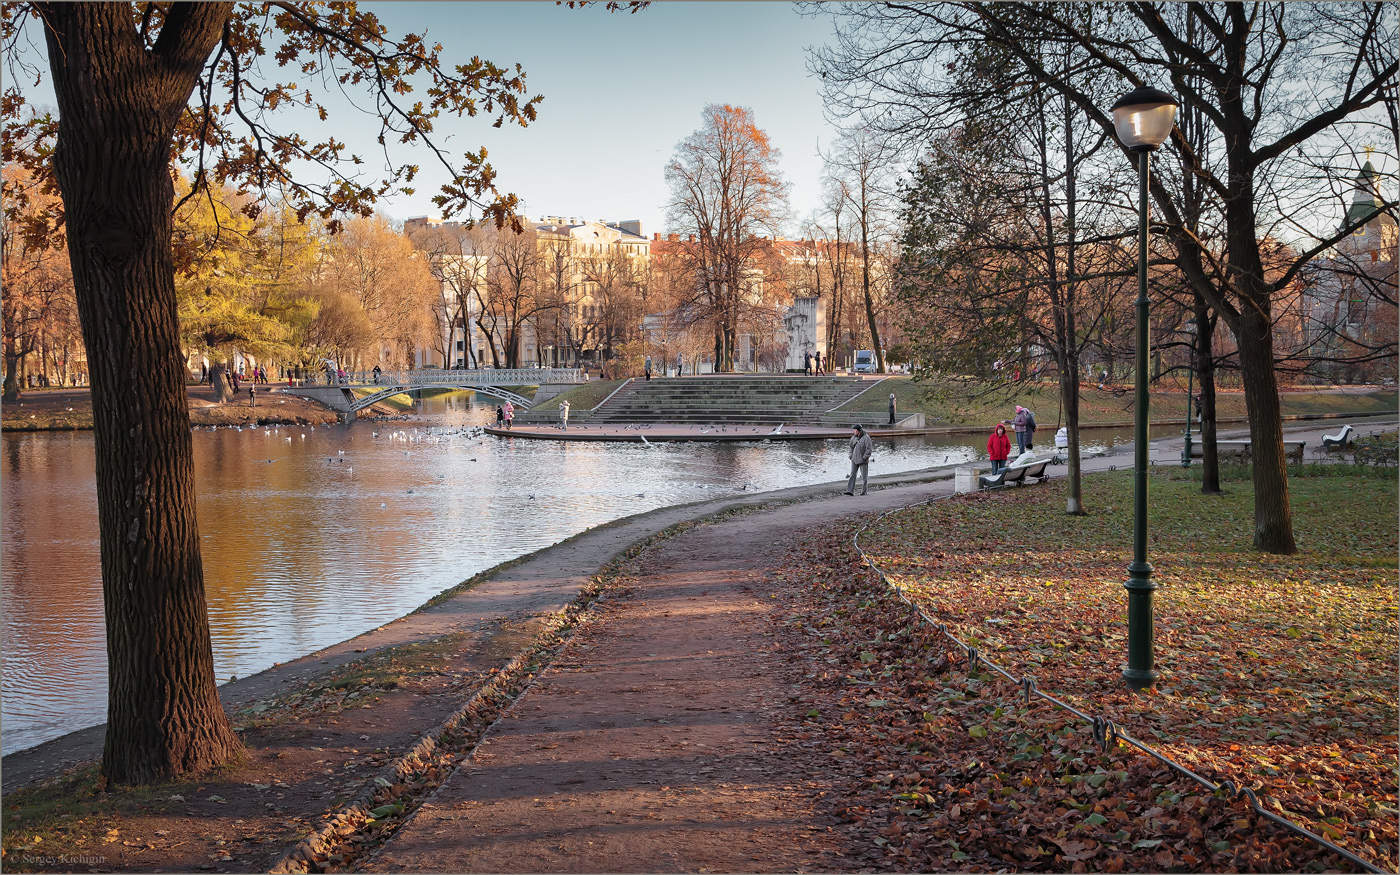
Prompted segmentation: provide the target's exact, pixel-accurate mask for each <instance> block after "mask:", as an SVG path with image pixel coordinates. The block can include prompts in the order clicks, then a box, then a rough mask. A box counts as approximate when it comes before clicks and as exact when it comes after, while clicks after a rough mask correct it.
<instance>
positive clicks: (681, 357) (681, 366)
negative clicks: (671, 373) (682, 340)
mask: <svg viewBox="0 0 1400 875" xmlns="http://www.w3.org/2000/svg"><path fill="white" fill-rule="evenodd" d="M684 373H685V353H683V352H678V353H676V376H677V377H679V376H680V375H681V374H684Z"/></svg>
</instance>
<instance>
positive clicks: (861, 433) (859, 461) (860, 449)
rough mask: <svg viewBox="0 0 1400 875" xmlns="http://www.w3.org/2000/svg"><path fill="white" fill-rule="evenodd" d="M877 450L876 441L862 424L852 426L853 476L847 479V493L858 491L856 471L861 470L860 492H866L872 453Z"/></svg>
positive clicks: (852, 493) (862, 493)
mask: <svg viewBox="0 0 1400 875" xmlns="http://www.w3.org/2000/svg"><path fill="white" fill-rule="evenodd" d="M874 451H875V442H874V441H872V440H871V439H870V435H868V434H866V433H865V429H864V428H863V427H862V426H860V425H858V424H857V425H853V426H851V453H850V455H851V476H850V479H848V480H847V481H846V494H847V495H854V494H855V492H856V472H860V494H861V495H864V494H865V492H866V485H865V484H866V478H867V477H868V476H869V473H870V455H871V453H873V452H874Z"/></svg>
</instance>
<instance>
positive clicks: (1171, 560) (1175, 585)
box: [862, 466, 1400, 870]
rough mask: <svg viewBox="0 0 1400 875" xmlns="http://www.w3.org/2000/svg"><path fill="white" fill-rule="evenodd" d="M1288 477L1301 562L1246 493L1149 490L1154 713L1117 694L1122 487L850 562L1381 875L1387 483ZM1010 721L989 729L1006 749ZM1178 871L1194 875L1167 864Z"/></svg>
mask: <svg viewBox="0 0 1400 875" xmlns="http://www.w3.org/2000/svg"><path fill="white" fill-rule="evenodd" d="M1193 470H1194V471H1198V469H1193ZM1240 470H1241V471H1242V470H1244V469H1240ZM1300 473H1306V474H1312V475H1314V476H1294V477H1292V478H1291V479H1290V487H1291V495H1292V507H1293V512H1294V526H1295V534H1296V538H1297V542H1298V547H1299V551H1298V553H1297V554H1295V555H1293V556H1273V555H1267V554H1261V553H1258V552H1256V551H1254V550H1253V549H1252V547H1251V544H1250V542H1251V538H1252V531H1253V522H1252V520H1253V496H1252V492H1251V488H1250V484H1249V482H1248V481H1247V480H1241V479H1235V480H1229V481H1227V482H1226V483H1225V484H1224V485H1225V488H1226V490H1227V493H1226V494H1225V495H1220V496H1203V495H1201V494H1200V492H1199V482H1198V481H1196V480H1193V479H1191V477H1190V473H1188V472H1183V471H1181V470H1180V469H1165V470H1160V471H1154V472H1153V475H1152V477H1151V484H1150V487H1149V496H1150V499H1149V528H1148V531H1149V538H1150V540H1149V549H1148V559H1149V561H1150V562H1151V563H1152V565H1153V566H1154V569H1155V573H1154V580H1155V581H1156V582H1157V583H1158V584H1159V585H1160V587H1161V588H1160V589H1159V590H1158V591H1157V594H1156V658H1157V669H1158V671H1159V672H1160V674H1161V679H1160V681H1159V682H1158V684H1157V686H1156V688H1155V689H1153V690H1152V691H1151V692H1149V693H1146V694H1134V693H1132V692H1130V691H1128V690H1127V689H1126V688H1125V687H1124V684H1123V682H1122V680H1121V678H1120V676H1119V672H1120V670H1121V668H1122V665H1123V663H1124V662H1125V659H1126V624H1125V605H1126V594H1125V592H1124V590H1123V587H1122V583H1123V581H1124V580H1125V579H1126V576H1127V572H1126V565H1127V562H1128V560H1129V558H1130V557H1131V532H1132V500H1131V497H1132V483H1131V477H1130V475H1129V474H1128V473H1127V472H1118V473H1110V474H1103V475H1094V476H1089V477H1086V478H1085V483H1084V494H1085V502H1086V504H1087V506H1088V508H1089V509H1090V513H1089V514H1088V515H1087V516H1083V517H1070V516H1067V515H1065V514H1064V512H1063V508H1064V496H1063V490H1062V489H1061V488H1058V487H1056V486H1054V485H1050V486H1047V487H1045V488H1041V487H1035V488H1024V489H1016V490H1009V491H1007V492H1005V493H1001V494H995V495H991V494H978V495H974V496H967V497H962V498H958V499H955V500H950V501H943V502H936V503H934V504H932V505H930V506H927V507H923V508H918V509H915V510H910V511H905V512H902V513H899V514H896V515H893V516H891V517H888V518H886V519H885V520H884V521H882V522H881V523H879V524H878V525H877V526H876V527H874V528H873V529H872V530H871V531H868V532H867V533H866V534H865V535H863V536H862V546H863V547H864V548H865V549H866V550H867V551H868V552H869V553H870V554H871V555H872V557H874V558H875V560H876V561H877V562H878V563H879V565H880V566H881V567H882V568H883V569H885V571H886V572H887V573H889V574H890V576H891V579H892V580H894V581H895V582H896V583H897V584H898V585H900V586H901V587H903V588H905V589H906V591H907V592H908V593H909V594H910V595H911V596H912V597H913V598H914V599H915V600H916V601H917V602H918V603H919V604H920V605H922V606H923V607H924V608H925V609H926V610H928V612H929V613H930V614H931V615H933V616H934V617H935V618H936V619H938V620H939V621H940V622H943V623H946V624H948V627H949V631H951V632H952V633H954V634H956V635H957V636H958V637H959V638H960V639H961V640H963V641H965V642H967V643H969V644H972V645H973V646H975V647H977V648H978V650H979V652H980V653H982V654H983V655H985V656H986V657H987V658H990V659H992V660H994V661H995V662H997V663H999V664H1000V665H1002V666H1003V667H1004V668H1005V669H1006V670H1007V671H1009V672H1010V673H1011V674H1013V675H1015V676H1017V677H1022V676H1025V675H1032V676H1034V677H1035V678H1036V679H1037V683H1038V685H1039V687H1040V688H1041V689H1043V690H1045V691H1047V692H1052V693H1053V694H1055V695H1057V696H1059V697H1061V698H1063V699H1064V700H1065V701H1067V702H1069V703H1071V704H1073V705H1075V706H1076V707H1078V708H1080V709H1081V710H1084V711H1087V712H1089V713H1102V714H1106V715H1107V716H1109V717H1110V718H1112V719H1113V720H1114V721H1115V722H1117V723H1119V724H1120V725H1122V726H1123V727H1124V728H1125V730H1126V731H1128V732H1130V733H1131V734H1133V735H1135V736H1136V737H1138V738H1140V739H1143V740H1145V741H1147V742H1148V743H1150V744H1153V745H1154V746H1157V747H1159V748H1160V749H1161V750H1163V751H1164V752H1166V753H1168V754H1169V755H1170V756H1171V757H1173V758H1174V759H1176V760H1177V761H1179V762H1181V763H1183V764H1185V765H1187V766H1188V767H1190V768H1192V769H1193V770H1195V771H1197V772H1198V773H1200V774H1202V775H1205V776H1207V777H1209V778H1211V779H1212V780H1215V781H1217V782H1219V781H1222V780H1224V779H1226V778H1231V779H1233V780H1235V781H1236V782H1237V783H1240V784H1244V785H1247V786H1252V787H1254V788H1255V789H1256V791H1257V792H1259V793H1260V794H1261V795H1266V796H1268V797H1269V798H1270V799H1271V800H1272V801H1271V802H1270V803H1269V805H1270V807H1273V808H1275V809H1276V810H1278V811H1279V812H1280V813H1281V814H1282V815H1283V816H1285V817H1288V818H1290V819H1293V820H1295V821H1298V822H1300V823H1302V824H1303V825H1305V826H1307V827H1309V828H1310V829H1313V830H1314V831H1316V832H1319V833H1321V834H1322V835H1325V836H1328V837H1329V838H1332V839H1333V840H1334V841H1337V842H1338V843H1339V844H1341V845H1343V846H1344V847H1346V848H1348V849H1349V850H1351V851H1353V852H1355V853H1358V854H1359V855H1360V856H1362V857H1364V858H1366V859H1369V860H1371V861H1372V862H1374V863H1376V864H1377V865H1380V866H1382V867H1385V868H1388V869H1391V870H1393V869H1394V868H1395V866H1396V863H1397V857H1396V841H1397V836H1396V814H1397V804H1396V769H1397V758H1396V740H1397V739H1396V721H1397V706H1396V699H1397V695H1396V673H1397V649H1400V636H1398V635H1397V618H1396V611H1397V591H1396V563H1397V558H1396V557H1397V536H1396V521H1397V513H1398V512H1400V511H1398V509H1397V499H1396V478H1395V472H1394V471H1393V470H1384V471H1377V470H1374V469H1356V468H1352V467H1351V466H1329V467H1326V468H1321V469H1311V470H1309V469H1304V471H1302V472H1300ZM1009 689H1010V690H1011V693H1012V695H1013V697H1014V692H1015V688H1009ZM1008 717H1009V715H1008V716H1007V717H1002V718H1000V719H998V718H995V717H994V718H992V719H991V720H990V722H989V726H992V728H998V729H1002V730H1005V731H1006V732H1015V731H1016V726H1015V725H1014V721H1012V720H1010V719H1008ZM996 724H1001V725H996ZM983 731H984V732H986V731H987V730H983ZM1132 756H1135V755H1134V754H1130V753H1123V754H1120V755H1119V756H1118V757H1117V759H1119V760H1123V759H1127V758H1130V757H1132ZM1105 780H1107V779H1105V778H1101V779H1099V781H1100V783H1101V784H1102V783H1103V782H1104V781H1105ZM1172 792H1176V791H1172ZM1159 801H1160V800H1159ZM1159 807H1160V806H1159ZM1165 807H1166V809H1167V810H1168V812H1170V809H1171V807H1172V806H1170V805H1167V806H1165ZM1097 841H1099V842H1102V841H1103V837H1102V836H1100V837H1098V839H1097ZM1225 844H1227V845H1228V844H1229V843H1228V842H1225ZM1096 846H1097V845H1096ZM1134 847H1136V846H1134ZM1154 847H1155V845H1151V844H1149V845H1148V846H1147V848H1148V849H1151V848H1154ZM1081 850H1082V849H1081ZM1089 858H1092V855H1090V857H1081V858H1078V859H1089ZM1068 859H1070V860H1074V859H1076V858H1075V857H1074V856H1070V857H1068ZM1097 859H1104V858H1103V857H1099V858H1097ZM1167 863H1168V861H1166V860H1157V861H1156V865H1157V866H1162V865H1166V864H1167ZM1170 863H1171V865H1172V866H1175V865H1185V867H1186V868H1193V866H1192V865H1191V864H1189V863H1187V864H1183V863H1182V862H1181V859H1180V858H1179V857H1176V858H1171V860H1170ZM1093 865H1094V864H1092V863H1091V864H1090V867H1091V868H1093ZM1134 865H1135V864H1132V863H1129V864H1128V866H1129V868H1133V867H1134ZM1205 865H1206V868H1210V867H1211V866H1217V865H1225V864H1224V863H1222V861H1220V860H1218V859H1217V860H1214V861H1210V860H1207V862H1206V863H1205Z"/></svg>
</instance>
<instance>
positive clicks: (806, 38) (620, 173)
mask: <svg viewBox="0 0 1400 875" xmlns="http://www.w3.org/2000/svg"><path fill="white" fill-rule="evenodd" d="M365 5H366V6H367V8H370V9H373V10H374V11H375V12H376V13H377V14H378V15H379V16H380V18H381V21H382V22H383V23H384V25H385V26H386V27H388V28H389V30H390V31H391V32H399V33H402V32H404V31H405V30H413V31H420V30H423V29H425V28H426V29H427V31H428V34H429V36H430V37H431V38H433V39H436V40H438V41H440V42H441V43H442V44H443V47H444V49H445V56H446V57H449V58H452V57H457V58H460V59H461V60H466V59H469V58H471V57H472V56H473V55H480V56H481V57H482V58H485V59H489V60H491V61H494V62H496V63H497V64H501V65H506V64H515V63H517V62H518V63H520V64H522V65H523V66H524V68H525V73H526V83H527V85H528V87H529V89H530V93H531V94H532V95H533V94H542V95H544V98H545V99H544V101H543V103H542V104H540V107H539V120H538V121H536V122H535V123H533V124H531V125H530V126H529V127H528V128H520V127H518V126H517V127H510V126H506V127H503V128H501V129H492V128H491V127H490V124H489V122H483V121H481V119H480V117H478V118H477V119H465V120H461V121H457V120H453V121H451V122H448V123H444V124H442V125H440V126H439V130H441V131H444V132H451V133H452V134H453V139H452V140H451V141H450V142H451V145H452V147H453V151H454V152H455V153H457V154H460V153H461V152H463V151H465V150H467V149H468V148H471V149H475V148H477V147H479V146H485V147H486V148H487V150H488V153H489V155H488V160H490V162H491V163H492V165H493V166H494V167H495V168H496V170H497V172H498V177H497V181H498V183H499V185H500V187H501V188H502V189H503V190H506V191H513V192H515V193H516V194H518V195H520V197H521V198H522V199H523V200H524V202H525V211H524V212H525V214H526V215H528V216H530V217H532V218H533V217H536V216H539V215H561V216H566V217H569V216H574V217H579V218H589V219H606V220H610V221H611V220H617V219H641V220H642V229H643V231H644V232H645V233H646V234H647V236H650V235H651V233H652V232H654V231H664V230H665V220H664V217H665V204H666V200H667V189H666V183H665V179H664V176H663V173H664V168H665V164H666V162H667V161H668V160H669V159H670V157H671V154H672V152H673V151H674V149H675V146H676V144H677V143H678V142H679V141H680V140H681V139H683V138H684V137H686V136H687V135H689V134H690V133H691V132H692V131H694V130H696V129H697V128H698V127H700V123H701V118H700V111H701V109H703V108H704V106H705V105H707V104H710V103H733V104H739V105H742V106H747V107H749V108H750V109H752V110H753V112H754V117H755V120H756V121H757V122H758V125H759V126H760V127H761V128H763V129H764V130H766V131H767V132H768V134H769V135H770V136H771V137H772V138H773V141H774V143H775V144H776V145H777V147H778V148H779V149H780V150H781V151H782V161H781V164H782V167H783V169H784V172H785V174H786V175H787V177H788V179H789V181H790V182H791V183H792V197H791V205H792V215H793V217H794V219H796V220H800V219H801V218H804V217H806V216H807V215H808V214H809V213H810V212H812V211H813V210H815V209H816V208H817V202H818V198H819V194H820V191H819V189H820V178H821V161H820V159H819V158H818V156H817V149H818V146H819V145H820V146H821V148H824V149H825V148H828V147H829V146H830V144H831V141H832V140H833V139H834V136H835V130H834V129H833V128H832V127H830V126H829V125H827V124H826V122H825V121H824V118H823V112H822V102H821V99H820V97H819V94H818V84H817V81H816V79H815V77H813V76H811V75H809V74H808V73H807V68H806V54H805V52H804V49H805V47H806V46H809V45H814V44H818V43H822V42H825V41H826V39H827V38H828V37H829V35H830V31H831V21H830V18H829V17H826V16H811V15H799V14H798V13H797V12H796V11H795V9H794V8H793V6H792V5H791V4H788V3H680V2H674V3H673V2H661V3H653V4H652V5H651V6H650V7H648V8H647V9H645V10H643V11H641V12H638V13H636V14H628V13H626V12H618V13H609V12H607V11H606V10H605V9H604V8H603V6H602V4H599V5H598V6H596V7H594V6H589V7H585V8H582V9H569V8H568V7H567V6H556V5H555V4H554V3H552V2H521V3H462V2H432V3H369V4H365ZM332 122H339V123H337V125H336V128H337V129H336V131H335V133H336V135H337V136H338V137H344V138H346V139H348V140H349V141H350V142H352V143H356V142H357V141H356V139H355V136H356V132H355V130H354V126H355V125H356V124H359V125H362V126H364V127H365V131H364V132H363V133H368V132H369V130H368V124H367V122H365V121H364V120H362V119H356V118H354V117H353V116H341V119H340V120H337V119H334V118H333V119H332ZM359 151H360V152H361V154H364V155H366V157H370V156H373V155H375V154H376V153H375V150H374V147H373V146H372V145H365V146H363V147H362V148H360V149H359ZM420 163H421V164H422V165H423V168H424V171H425V173H428V174H429V175H427V176H425V177H420V180H421V182H422V184H421V185H420V186H419V187H418V194H417V195H416V196H415V197H413V198H412V199H406V198H399V199H397V200H395V201H393V202H390V203H387V204H385V206H384V212H386V213H388V214H389V215H390V216H392V217H393V218H395V219H399V220H402V219H405V218H408V217H410V216H417V215H435V212H434V209H435V208H434V207H433V205H432V201H431V200H430V198H431V196H432V194H433V193H434V192H436V191H437V189H438V186H439V185H440V184H441V182H442V178H441V176H435V175H431V171H432V170H433V169H434V168H432V167H431V166H430V165H429V163H428V162H427V161H426V160H423V161H421V162H420ZM789 230H790V231H791V232H792V233H796V231H797V225H796V222H794V223H793V224H792V226H791V228H790V229H789Z"/></svg>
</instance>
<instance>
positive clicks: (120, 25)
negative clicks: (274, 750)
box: [44, 3, 241, 782]
mask: <svg viewBox="0 0 1400 875" xmlns="http://www.w3.org/2000/svg"><path fill="white" fill-rule="evenodd" d="M230 8H231V5H230V4H209V5H207V6H206V5H201V4H175V6H174V7H172V9H171V10H170V12H169V17H168V18H167V20H166V23H165V30H164V31H163V32H162V34H161V37H160V41H159V42H160V44H159V45H158V46H157V48H156V50H155V51H151V52H147V51H146V50H145V48H144V47H143V46H142V45H141V41H140V39H139V37H138V36H137V34H136V33H135V30H134V27H133V22H132V19H131V11H130V8H129V7H128V6H127V5H126V4H103V3H91V4H72V5H68V4H52V5H47V6H46V7H45V8H44V17H45V19H46V21H47V24H48V28H47V29H46V37H47V40H48V49H49V63H50V66H51V68H52V70H53V80H54V89H55V93H56V96H57V98H58V106H59V111H60V119H61V121H60V126H59V134H58V144H57V147H56V149H55V152H54V159H53V160H54V171H55V175H56V177H57V179H58V183H59V187H60V189H61V190H62V193H63V204H64V209H65V214H66V222H67V232H68V251H69V259H70V261H71V263H72V268H73V285H74V288H75V290H76V292H77V299H78V313H79V316H80V318H81V321H82V328H83V340H84V342H85V344H86V346H87V355H88V370H89V374H90V376H91V384H92V408H93V433H94V445H95V453H96V462H97V508H98V527H99V533H100V537H101V554H102V587H103V595H104V599H105V605H106V619H107V657H108V679H109V691H108V706H107V738H106V746H105V749H104V751H103V757H102V772H103V774H104V775H105V776H106V777H107V778H108V779H109V780H112V781H116V782H149V781H154V780H158V779H162V778H166V777H170V776H173V775H177V774H180V773H183V772H189V771H192V770H197V769H202V768H205V767H208V766H212V765H216V764H218V763H221V762H224V761H225V760H227V759H229V758H230V757H231V756H233V755H234V754H235V753H237V752H238V751H239V750H240V749H241V746H240V744H239V741H238V738H237V737H236V736H235V735H234V733H233V730H232V729H231V728H230V726H229V723H228V719H227V717H226V716H225V714H224V711H223V708H222V706H221V705H220V703H219V694H218V691H217V689H216V688H215V682H214V665H213V656H212V653H211V648H210V640H209V622H208V614H207V609H206V606H205V596H204V571H203V566H202V564H201V561H200V555H199V532H198V529H197V526H196V521H195V501H194V495H195V493H194V466H193V448H192V445H191V438H190V420H189V410H188V407H187V404H186V401H185V387H184V365H183V361H182V358H183V357H182V355H181V349H180V342H179V331H178V324H177V321H176V315H175V272H174V265H173V261H172V259H171V253H170V238H171V229H172V222H171V212H170V211H171V205H172V203H173V195H174V191H173V188H172V185H171V180H170V166H169V164H170V140H171V135H172V133H173V129H174V125H175V122H176V120H177V119H178V117H179V114H180V111H181V109H182V107H183V106H184V105H185V102H186V101H187V100H188V99H189V95H190V92H191V91H192V89H193V87H194V83H195V81H196V78H197V76H198V73H199V68H200V64H201V63H202V61H203V59H204V58H205V57H207V55H208V53H209V51H210V50H212V47H213V45H214V44H215V41H216V39H217V37H218V35H219V33H220V30H221V27H222V23H223V21H224V20H225V19H226V18H227V16H228V14H229V10H230ZM167 37H168V38H169V39H167Z"/></svg>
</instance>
